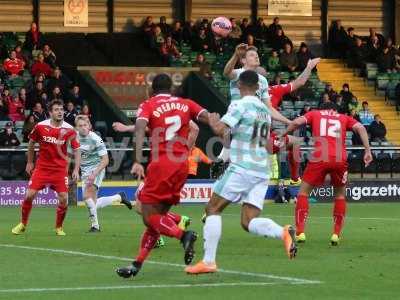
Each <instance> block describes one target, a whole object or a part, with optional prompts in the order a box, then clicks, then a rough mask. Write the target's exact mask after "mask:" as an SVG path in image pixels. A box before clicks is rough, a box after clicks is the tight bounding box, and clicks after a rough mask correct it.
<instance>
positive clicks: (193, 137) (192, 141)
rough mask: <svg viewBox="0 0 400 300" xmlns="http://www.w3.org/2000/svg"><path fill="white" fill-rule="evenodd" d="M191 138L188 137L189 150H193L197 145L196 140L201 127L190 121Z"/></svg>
mask: <svg viewBox="0 0 400 300" xmlns="http://www.w3.org/2000/svg"><path fill="white" fill-rule="evenodd" d="M189 127H190V130H189V136H188V147H189V149H191V148H192V147H193V146H194V145H195V144H196V140H197V137H198V135H199V131H200V129H199V126H197V124H196V123H195V122H193V121H192V120H190V122H189Z"/></svg>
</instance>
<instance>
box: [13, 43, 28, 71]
mask: <svg viewBox="0 0 400 300" xmlns="http://www.w3.org/2000/svg"><path fill="white" fill-rule="evenodd" d="M14 50H15V54H16V57H17V58H18V59H20V60H22V61H23V62H24V67H25V66H26V64H27V62H28V61H29V60H28V58H27V57H26V56H25V55H24V54H23V53H22V45H21V43H17V45H16V46H15V48H14Z"/></svg>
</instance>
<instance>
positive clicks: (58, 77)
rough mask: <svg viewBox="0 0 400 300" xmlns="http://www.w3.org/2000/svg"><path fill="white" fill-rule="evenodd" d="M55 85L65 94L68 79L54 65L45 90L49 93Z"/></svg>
mask: <svg viewBox="0 0 400 300" xmlns="http://www.w3.org/2000/svg"><path fill="white" fill-rule="evenodd" d="M56 86H58V87H59V88H60V90H61V93H62V94H63V95H65V94H66V93H67V91H68V88H69V87H70V82H69V80H68V79H67V78H66V77H65V76H64V74H62V72H61V70H60V68H59V67H56V68H55V69H54V71H53V76H51V77H50V79H49V83H48V85H47V91H48V93H49V94H50V91H52V90H53V89H54V88H55V87H56Z"/></svg>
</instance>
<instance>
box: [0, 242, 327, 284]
mask: <svg viewBox="0 0 400 300" xmlns="http://www.w3.org/2000/svg"><path fill="white" fill-rule="evenodd" d="M0 247H4V248H16V249H26V250H35V251H45V252H52V253H61V254H69V255H78V256H86V257H95V258H102V259H109V260H120V261H129V262H131V261H132V258H126V257H118V256H110V255H99V254H93V253H87V252H80V251H70V250H63V249H51V248H40V247H30V246H20V245H12V244H0ZM146 263H149V264H155V265H163V266H170V267H178V268H183V267H185V266H184V265H180V264H174V263H167V262H158V261H151V260H148V261H146ZM218 270H219V272H221V273H226V274H235V275H242V276H250V277H259V278H269V279H278V280H285V281H289V282H294V283H299V284H319V283H323V282H322V281H319V280H308V279H302V278H296V277H287V276H277V275H272V274H263V273H250V272H240V271H233V270H224V269H218Z"/></svg>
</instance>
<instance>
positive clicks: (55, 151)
mask: <svg viewBox="0 0 400 300" xmlns="http://www.w3.org/2000/svg"><path fill="white" fill-rule="evenodd" d="M29 139H31V140H33V141H35V142H37V143H39V146H40V149H39V157H38V159H37V161H36V168H44V169H48V170H54V171H55V172H66V171H67V148H68V147H71V148H72V149H78V148H79V142H78V140H77V138H76V132H75V130H74V128H73V127H72V126H71V125H69V124H68V123H67V122H63V123H62V124H61V126H59V127H54V126H53V125H52V124H51V122H50V120H45V121H42V122H40V123H38V124H36V126H35V127H34V128H33V130H32V132H31V133H30V134H29Z"/></svg>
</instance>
